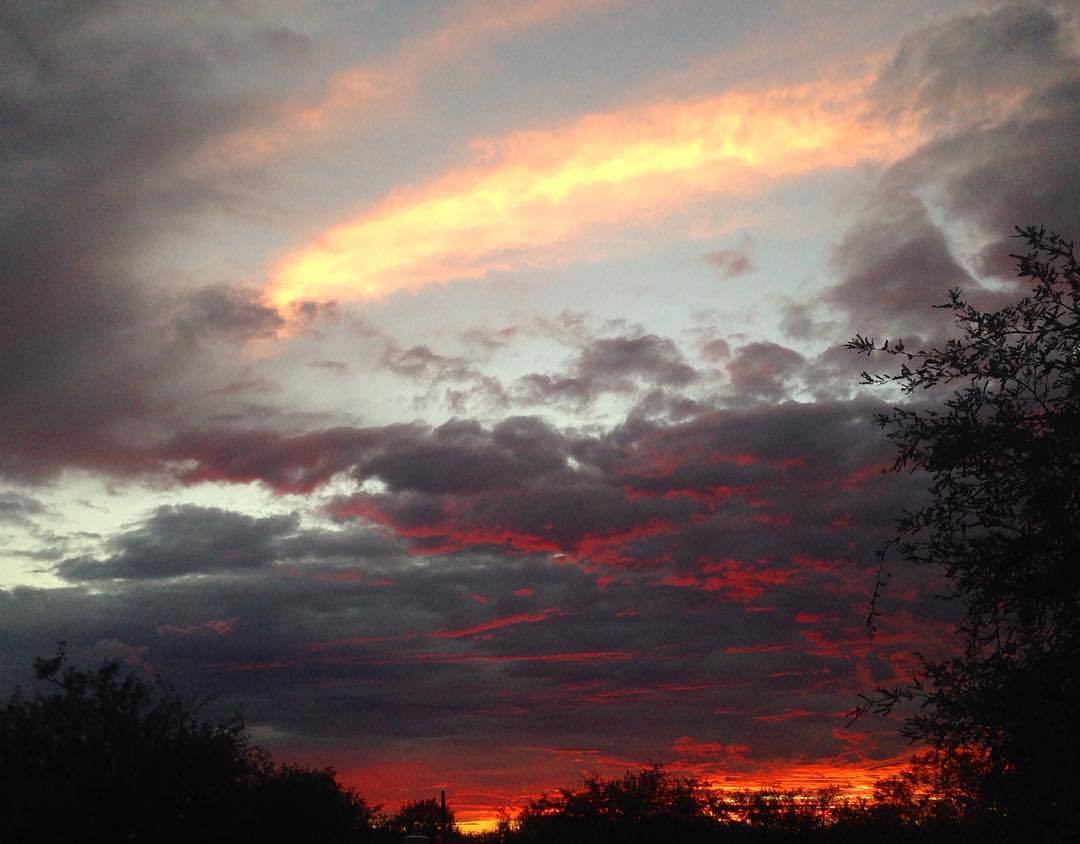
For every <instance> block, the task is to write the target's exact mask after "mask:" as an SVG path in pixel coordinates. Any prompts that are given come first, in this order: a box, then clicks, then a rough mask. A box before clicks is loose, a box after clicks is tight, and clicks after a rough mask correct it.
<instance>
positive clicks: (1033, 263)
mask: <svg viewBox="0 0 1080 844" xmlns="http://www.w3.org/2000/svg"><path fill="white" fill-rule="evenodd" d="M1018 237H1019V238H1021V239H1022V240H1023V241H1024V242H1025V244H1026V250H1025V251H1024V252H1023V253H1022V254H1018V255H1015V256H1013V257H1014V258H1016V260H1017V262H1018V264H1017V266H1018V275H1019V277H1020V278H1021V279H1023V280H1024V282H1025V283H1026V284H1028V285H1030V289H1029V292H1027V293H1026V294H1025V295H1023V296H1022V297H1021V298H1019V300H1018V301H1016V302H1015V303H1014V304H1011V305H1008V306H1006V307H1003V308H1001V309H999V310H995V311H988V312H984V311H980V310H979V309H977V308H976V307H974V306H973V305H971V304H970V303H969V302H968V301H967V300H966V299H965V297H964V296H963V295H962V294H961V293H960V291H958V290H953V291H951V292H950V294H949V299H948V302H947V304H945V305H944V306H942V307H945V308H947V309H949V310H951V312H952V315H953V317H954V321H955V324H956V327H957V328H958V336H956V337H953V338H952V339H949V340H948V341H947V342H945V343H944V344H942V345H941V346H940V348H939V347H934V348H931V349H928V350H920V351H912V350H910V349H908V348H906V347H905V346H904V345H903V343H902V342H897V343H890V342H889V341H887V340H886V341H885V342H882V343H877V342H875V341H874V340H872V339H870V338H868V337H863V336H861V335H857V336H856V337H855V338H854V339H853V340H851V341H850V342H849V343H848V347H849V348H853V349H855V350H857V351H859V352H863V353H866V354H873V353H875V352H876V353H885V354H887V355H891V356H893V357H894V358H897V359H898V360H899V362H900V369H899V372H895V373H890V374H877V375H871V374H867V373H864V374H863V380H864V383H867V384H874V385H886V386H892V387H897V388H899V389H900V390H901V391H902V393H903V394H905V395H906V396H908V397H911V398H915V397H927V398H926V399H925V400H924V401H922V402H914V401H913V402H910V403H908V404H904V405H901V406H898V407H895V408H894V409H893V410H892V411H891V412H888V413H884V414H882V415H880V416H879V419H878V421H879V422H880V424H881V426H882V427H883V428H884V429H885V431H886V432H887V435H888V437H889V438H890V439H891V440H892V441H893V442H894V443H895V445H896V447H897V457H896V462H895V466H894V468H895V469H896V470H898V471H900V470H910V471H922V472H924V473H926V475H927V477H928V480H929V499H928V501H927V503H926V504H925V505H924V506H922V507H921V508H919V509H917V510H914V511H912V512H906V513H904V514H903V515H902V516H901V518H900V519H899V521H898V533H897V536H896V537H895V539H894V540H893V541H892V542H891V543H889V544H888V546H886V548H884V549H883V550H882V566H883V567H882V569H881V575H880V577H879V581H878V584H879V588H878V589H877V590H875V598H874V604H873V607H872V610H871V623H873V620H874V617H875V615H876V612H877V598H878V596H879V594H880V587H881V586H882V585H883V584H884V582H885V581H886V580H887V577H888V570H887V557H888V555H889V554H890V553H891V552H896V553H897V554H898V556H899V557H900V558H902V559H904V560H907V561H910V562H914V563H920V564H929V565H933V566H939V567H941V569H942V570H943V572H944V574H945V576H946V578H947V579H948V582H949V583H950V584H951V589H952V593H953V596H954V597H957V598H959V599H960V600H961V601H962V604H963V608H964V619H963V623H962V625H961V627H960V633H961V635H962V643H963V648H962V652H961V653H960V654H959V655H958V656H955V657H953V658H950V659H944V660H940V661H924V663H923V671H922V676H921V677H919V678H917V679H916V681H915V682H914V683H913V684H912V685H911V686H908V687H902V688H895V689H889V690H882V691H881V692H880V693H878V694H876V695H873V696H869V697H867V698H866V699H865V703H864V705H863V706H862V707H860V711H879V712H887V711H891V710H892V709H893V708H894V707H895V706H896V705H897V703H898V702H900V701H902V700H912V699H914V700H917V701H918V703H919V704H920V708H919V710H918V712H917V713H916V714H915V715H914V716H912V717H911V718H909V719H908V720H907V722H906V724H905V727H904V732H905V734H906V735H908V736H909V737H910V738H912V739H914V740H920V741H923V742H926V743H927V744H928V745H929V747H930V751H929V753H927V754H926V755H924V757H923V758H922V760H921V767H922V770H923V771H924V772H929V773H930V774H931V777H930V780H931V784H932V785H934V786H935V787H936V788H937V789H938V790H939V791H940V792H941V793H943V794H945V795H946V796H949V797H951V798H953V800H954V802H955V803H956V804H957V805H959V806H961V807H964V806H967V807H968V810H969V813H974V814H978V813H982V814H983V815H984V816H985V817H986V819H987V820H988V821H989V822H990V823H993V824H994V825H995V827H997V828H1002V827H1004V826H1006V825H1012V824H1016V825H1018V826H1026V827H1029V828H1031V829H1038V830H1048V831H1052V833H1053V834H1055V835H1058V836H1061V837H1063V838H1064V837H1066V836H1067V835H1068V834H1069V832H1070V831H1071V832H1072V833H1075V832H1077V831H1080V826H1078V822H1077V811H1076V803H1075V800H1076V798H1075V794H1076V792H1077V786H1078V784H1080V777H1078V774H1077V767H1076V761H1077V757H1078V751H1080V743H1078V739H1080V731H1078V730H1076V729H1075V727H1074V721H1075V709H1076V700H1077V694H1078V692H1080V682H1078V679H1080V678H1078V672H1080V268H1078V266H1077V261H1076V257H1075V253H1074V250H1073V246H1072V244H1071V243H1069V242H1067V241H1065V240H1064V239H1062V238H1061V237H1060V236H1058V235H1054V234H1048V233H1047V232H1046V231H1045V230H1044V229H1041V228H1027V229H1018ZM942 394H945V395H944V398H943V399H942V398H941V395H942Z"/></svg>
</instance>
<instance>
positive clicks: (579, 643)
mask: <svg viewBox="0 0 1080 844" xmlns="http://www.w3.org/2000/svg"><path fill="white" fill-rule="evenodd" d="M187 515H189V516H192V518H189V519H184V518H180V519H177V520H175V521H174V522H173V523H174V524H175V525H176V528H177V531H178V532H179V534H180V536H179V542H180V544H183V543H184V542H185V541H186V539H185V537H186V531H187V530H188V529H189V527H191V525H192V524H193V523H194V522H198V523H199V525H200V527H201V530H202V533H203V536H204V542H205V544H206V545H208V546H210V547H212V548H223V547H226V546H228V545H229V543H231V542H232V541H234V540H235V539H236V538H237V537H238V534H239V533H242V532H243V531H244V529H247V530H249V531H250V530H255V529H256V526H255V525H254V524H253V523H251V522H250V520H248V521H245V520H244V517H239V516H237V514H224V513H220V512H219V513H216V514H214V515H211V514H208V513H202V514H187ZM168 524H169V521H168V519H165V520H163V519H162V518H161V514H160V513H158V514H155V515H154V516H152V517H151V519H149V520H148V521H147V522H146V523H145V524H144V525H142V526H140V527H139V528H137V529H135V530H133V531H129V532H127V533H125V534H121V536H120V537H118V538H117V548H118V549H120V550H118V555H119V554H124V555H126V557H127V559H128V560H129V561H130V562H131V565H132V567H134V568H138V569H142V568H146V567H149V566H151V565H153V563H152V561H153V560H154V559H155V558H156V557H157V556H158V555H159V554H160V552H161V549H160V546H161V545H162V544H163V542H164V540H165V534H166V533H167V525H168ZM238 525H240V526H242V527H241V528H240V529H239V530H238ZM244 526H246V527H244ZM284 533H285V532H284V531H281V530H277V529H266V530H262V531H261V533H260V535H262V536H264V537H269V540H268V541H270V542H272V543H276V544H277V554H278V556H279V558H280V562H279V563H278V564H276V565H273V566H271V567H266V566H260V567H257V568H251V567H246V568H243V567H242V568H236V569H232V570H230V571H228V572H219V573H217V574H216V575H215V574H214V573H208V574H207V576H204V577H201V578H192V579H181V580H172V581H165V580H161V579H144V578H131V579H127V580H113V581H108V582H100V581H95V589H94V590H93V591H86V590H83V589H81V588H70V589H55V590H33V589H16V590H12V591H9V592H4V593H0V641H2V642H3V643H4V645H5V647H4V648H3V649H2V650H0V653H3V654H4V656H3V658H2V663H3V682H4V685H5V686H10V684H11V683H12V682H13V681H14V680H15V679H16V678H23V679H25V678H26V675H27V673H28V666H26V665H19V664H17V662H16V661H15V659H14V657H13V654H16V653H21V654H34V653H39V654H41V653H49V652H51V649H52V647H53V644H54V642H55V640H56V638H57V637H62V638H65V639H67V640H68V641H69V642H70V643H71V645H72V648H73V651H74V653H75V654H76V657H77V658H78V657H80V656H81V657H83V658H87V659H92V658H94V655H95V654H100V653H101V652H103V649H105V650H107V651H108V653H110V654H112V655H114V656H115V655H117V654H122V653H128V654H131V655H136V656H137V657H138V658H139V660H140V661H142V662H144V663H146V664H149V665H152V666H153V667H154V668H156V669H158V670H160V671H161V672H163V673H164V674H165V675H166V676H167V677H169V679H171V680H172V681H173V682H176V683H177V684H179V685H180V687H181V688H182V689H184V690H185V691H191V692H197V693H201V694H213V695H214V696H215V697H216V698H217V700H218V703H217V705H218V706H219V707H222V708H226V709H227V708H228V707H230V706H235V705H237V704H239V703H241V702H242V703H243V705H244V711H245V714H246V716H247V719H248V721H249V723H253V724H258V725H260V726H263V727H272V728H273V729H274V730H276V731H277V732H278V734H283V735H285V736H289V737H291V739H290V740H291V741H292V742H293V746H294V747H301V748H304V747H310V746H311V745H312V743H313V742H320V741H324V740H326V741H333V742H334V743H335V745H336V746H349V747H353V748H363V747H379V746H381V745H383V744H384V743H385V742H387V741H394V740H398V739H402V740H409V741H414V740H417V739H421V738H424V737H437V736H446V735H453V736H456V737H458V738H459V739H461V740H462V741H466V742H486V741H490V740H492V738H493V737H495V738H498V739H499V740H500V741H504V742H510V743H511V744H524V745H539V746H560V745H561V746H566V745H567V744H569V745H571V746H572V745H574V744H577V743H584V744H585V745H586V746H595V745H596V743H597V742H598V741H599V742H600V743H601V744H603V743H610V744H611V746H612V748H613V749H615V748H617V747H618V746H620V745H622V744H625V742H627V741H630V742H631V743H632V745H633V746H634V747H635V751H636V752H641V753H643V754H651V755H652V756H653V757H654V758H668V757H669V756H670V754H671V752H672V749H671V748H672V744H673V743H674V741H675V740H676V739H677V738H678V737H680V736H686V735H688V734H690V735H696V736H712V735H715V734H716V730H717V726H716V723H715V715H714V714H713V713H714V712H716V711H724V712H726V713H728V715H727V716H726V720H725V724H724V729H725V730H726V731H727V732H728V735H729V738H728V739H727V740H729V741H740V742H744V743H750V742H751V740H752V738H753V737H754V736H759V737H760V738H759V739H757V740H754V741H753V745H754V748H753V751H752V753H748V754H747V756H748V758H752V759H758V760H760V759H769V758H784V757H786V756H787V755H789V747H790V742H791V740H792V736H793V735H795V734H796V733H802V734H805V733H806V726H805V724H801V723H796V724H791V725H789V726H788V727H782V726H780V725H783V724H787V723H788V722H789V721H790V720H791V719H789V718H788V717H787V716H788V715H789V714H790V712H792V711H794V710H800V711H802V712H806V713H808V714H807V715H805V716H800V718H802V717H807V718H814V719H817V723H818V726H819V728H820V729H818V730H817V731H816V732H815V733H814V734H813V735H810V736H808V737H807V738H806V739H805V740H806V741H807V742H813V743H815V746H817V745H820V748H821V749H823V752H824V751H828V752H835V750H836V740H835V739H834V738H833V737H832V735H831V733H832V729H833V728H834V727H835V726H837V725H838V724H839V723H840V718H839V714H838V713H839V712H840V711H842V710H844V709H846V708H847V707H848V706H849V705H850V701H849V700H848V698H849V697H850V694H851V692H850V689H851V688H852V687H853V686H854V685H855V683H856V681H858V680H859V679H860V677H861V675H862V674H864V673H867V672H869V671H871V670H872V662H873V660H875V659H876V660H878V661H882V660H884V661H885V662H884V663H883V664H888V660H889V659H892V658H894V657H896V656H897V655H898V654H900V653H901V652H902V650H903V649H905V648H910V647H912V646H914V645H915V644H917V643H918V642H920V641H921V639H920V635H919V631H918V630H917V629H912V628H904V629H903V630H902V631H901V632H902V635H898V636H896V637H894V639H893V640H890V641H889V642H888V643H886V646H884V647H876V646H874V645H873V644H872V643H870V642H869V640H868V639H867V638H866V637H865V633H864V632H863V631H862V630H861V621H860V619H859V618H857V617H856V614H853V613H852V612H851V607H850V604H851V601H852V597H851V595H850V593H849V592H848V591H845V589H839V590H837V589H833V588H831V587H832V586H835V585H838V584H843V583H844V579H845V577H846V575H844V574H843V573H837V572H836V571H835V570H826V569H824V568H823V567H821V566H818V567H810V566H804V567H803V570H802V571H801V573H800V572H798V571H791V572H788V573H787V574H786V576H785V577H779V576H777V575H776V573H775V572H769V571H767V568H768V567H767V566H763V564H760V563H757V564H755V565H754V567H753V568H754V573H753V577H751V578H750V579H749V580H747V579H746V578H745V577H744V578H743V579H742V580H738V576H737V574H736V573H735V572H734V570H733V569H732V570H731V571H728V572H726V573H725V572H720V571H719V569H716V570H714V572H713V574H712V575H711V577H712V578H713V580H714V581H723V582H724V585H723V588H721V585H720V584H719V583H718V582H709V581H707V580H703V581H702V582H701V583H700V584H697V585H694V584H691V583H690V582H689V581H688V580H687V579H685V578H684V579H682V580H679V581H678V582H672V583H670V584H669V583H664V582H661V581H660V580H658V579H657V578H652V579H650V578H632V579H626V580H617V581H612V582H609V583H606V584H601V583H598V582H597V581H596V579H595V578H594V577H593V576H592V575H590V574H589V573H587V572H585V571H583V570H582V569H581V568H579V567H576V566H566V565H554V566H553V565H552V564H551V563H550V562H549V561H548V560H547V559H545V558H542V557H538V556H536V555H529V554H506V553H471V552H470V553H464V554H456V555H453V556H451V557H435V558H430V559H428V560H426V561H425V562H424V563H423V564H415V563H411V562H409V560H408V558H406V557H403V556H402V555H401V551H400V548H398V549H397V550H395V549H394V547H393V545H388V544H386V543H385V542H384V543H382V544H380V541H379V539H378V537H377V536H372V534H371V533H370V531H368V530H366V529H356V528H351V527H349V528H345V529H344V530H339V531H328V530H319V529H312V530H303V529H294V528H292V527H290V529H289V531H288V537H287V538H286V539H282V536H283V534H284ZM134 537H149V538H150V539H149V540H148V541H145V542H144V541H142V540H141V539H139V540H135V539H134ZM255 541H256V544H258V543H259V541H260V540H259V539H256V540H255ZM121 546H122V548H121ZM140 556H144V559H145V560H146V561H147V565H146V566H143V565H141V564H139V563H138V562H137V558H139V557H140ZM736 581H738V583H739V585H738V589H741V590H744V591H746V590H749V591H751V592H754V591H756V594H757V595H758V596H759V597H764V598H766V599H765V600H761V601H760V602H759V603H758V605H757V606H756V607H755V608H754V611H749V610H748V609H744V603H743V601H744V600H745V598H743V597H740V596H739V595H738V594H736V595H735V598H738V600H735V599H733V596H732V590H734V589H735V588H736V586H735V582H736ZM811 603H812V605H813V607H814V612H815V613H816V615H813V616H804V617H802V618H796V612H795V611H789V609H791V608H794V607H799V606H800V605H803V604H807V605H809V604H811ZM770 607H771V608H770ZM807 635H809V636H810V638H809V639H808V638H807ZM808 643H809V646H808ZM750 666H752V670H750ZM795 675H798V676H799V677H801V678H802V679H803V681H802V682H801V683H795V682H793V681H792V680H791V679H790V678H791V677H793V676H795ZM889 676H891V675H889ZM752 678H759V679H757V680H755V679H752ZM785 678H786V679H785ZM657 703H661V704H663V705H660V706H658V705H657ZM762 719H764V720H765V721H766V723H770V724H775V725H777V726H776V727H775V728H770V729H769V730H767V731H766V732H765V734H764V735H763V734H762V731H761V727H760V723H759V722H760V721H761V720H762ZM796 720H798V719H796ZM598 735H600V736H603V738H601V739H598V738H597V736H598Z"/></svg>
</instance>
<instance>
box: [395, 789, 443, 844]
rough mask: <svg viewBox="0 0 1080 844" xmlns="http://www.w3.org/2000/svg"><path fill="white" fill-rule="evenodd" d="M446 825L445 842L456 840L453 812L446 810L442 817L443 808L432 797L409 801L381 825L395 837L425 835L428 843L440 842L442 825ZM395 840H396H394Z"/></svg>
mask: <svg viewBox="0 0 1080 844" xmlns="http://www.w3.org/2000/svg"><path fill="white" fill-rule="evenodd" d="M444 821H445V824H446V840H447V841H454V840H457V838H458V835H457V833H456V832H455V830H454V812H453V810H452V809H450V808H447V809H446V816H445V818H444V817H443V807H442V805H441V804H440V802H439V801H438V800H436V799H435V798H434V797H427V798H425V799H423V800H410V801H409V802H408V803H405V804H404V805H402V806H401V808H400V809H398V811H397V812H395V813H394V814H393V815H391V816H390V817H389V818H387V819H386V820H385V822H384V824H383V826H384V829H385V830H386V831H388V832H390V833H393V834H394V835H395V836H397V837H400V836H405V835H410V834H412V835H426V836H427V837H428V839H429V840H430V841H433V842H434V841H441V840H442V838H441V836H442V830H443V823H444ZM395 840H397V838H395Z"/></svg>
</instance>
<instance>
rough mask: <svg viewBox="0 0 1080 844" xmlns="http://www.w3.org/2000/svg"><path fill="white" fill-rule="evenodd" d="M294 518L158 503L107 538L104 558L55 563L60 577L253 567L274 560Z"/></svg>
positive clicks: (157, 574)
mask: <svg viewBox="0 0 1080 844" xmlns="http://www.w3.org/2000/svg"><path fill="white" fill-rule="evenodd" d="M298 524H299V520H298V519H297V517H296V516H274V517H269V518H262V519H256V518H252V517H250V516H243V515H240V514H237V513H231V512H228V511H225V510H220V509H217V508H207V507H196V506H193V505H181V506H169V507H160V508H158V510H157V511H155V513H154V515H153V516H151V518H150V519H148V520H147V521H146V522H145V523H144V524H143V525H142V526H141V527H139V528H137V529H135V530H132V531H129V532H127V533H122V534H120V535H119V536H115V537H112V538H111V539H110V540H109V542H108V550H109V551H110V552H111V553H110V554H109V556H108V557H106V558H105V559H102V560H97V559H92V558H85V557H81V558H75V559H69V560H65V561H64V562H62V563H60V564H59V565H58V566H57V567H56V571H57V573H58V574H59V575H60V576H61V577H63V578H64V579H66V580H69V581H80V580H98V579H106V578H133V579H144V578H170V577H182V576H184V575H190V574H202V573H208V572H228V571H237V570H244V569H252V568H259V567H262V566H266V565H269V564H270V563H272V562H274V560H275V559H276V558H277V547H278V544H279V543H280V541H281V540H282V538H283V537H285V536H287V535H288V534H290V533H292V532H293V531H295V530H296V528H297V525H298Z"/></svg>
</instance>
